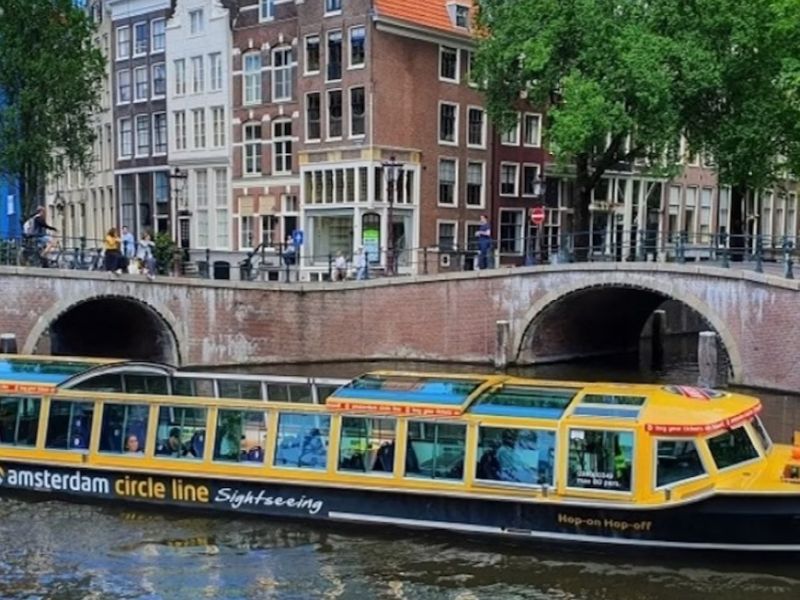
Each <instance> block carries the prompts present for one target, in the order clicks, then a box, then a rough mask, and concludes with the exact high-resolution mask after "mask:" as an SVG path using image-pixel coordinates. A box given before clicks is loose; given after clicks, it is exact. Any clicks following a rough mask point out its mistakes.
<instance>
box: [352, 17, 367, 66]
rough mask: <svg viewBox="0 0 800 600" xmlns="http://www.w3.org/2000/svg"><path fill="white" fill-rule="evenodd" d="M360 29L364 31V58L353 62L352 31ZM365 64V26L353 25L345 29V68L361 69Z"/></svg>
mask: <svg viewBox="0 0 800 600" xmlns="http://www.w3.org/2000/svg"><path fill="white" fill-rule="evenodd" d="M355 29H360V30H362V31H363V32H364V38H363V39H364V60H363V61H361V62H360V63H354V62H353V31H354V30H355ZM366 65H367V28H366V26H364V25H355V26H353V27H350V28H349V29H348V30H347V69H348V70H350V71H352V70H354V69H363V68H365V67H366Z"/></svg>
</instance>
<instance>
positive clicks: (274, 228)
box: [261, 215, 284, 400]
mask: <svg viewBox="0 0 800 600" xmlns="http://www.w3.org/2000/svg"><path fill="white" fill-rule="evenodd" d="M282 241H283V240H282V239H281V238H280V236H279V235H278V217H276V216H275V215H264V216H262V217H261V243H262V244H264V246H266V247H268V248H272V247H274V246H275V244H277V243H280V242H282ZM269 387H271V388H273V389H275V388H276V387H278V386H273V385H271V386H269ZM280 387H284V386H280ZM271 391H272V390H268V392H267V397H268V398H269V399H270V400H276V398H274V397H273V396H271V395H270V392H271Z"/></svg>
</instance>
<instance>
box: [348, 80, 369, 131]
mask: <svg viewBox="0 0 800 600" xmlns="http://www.w3.org/2000/svg"><path fill="white" fill-rule="evenodd" d="M355 90H361V92H362V94H363V96H364V112H363V114H362V115H361V119H362V121H363V122H364V128H363V129H364V131H363V132H362V133H353V119H354V118H355V113H354V112H353V91H355ZM347 107H348V114H349V115H350V118H349V119H348V125H349V127H348V133H349V137H350V139H351V140H352V139H361V138H363V137H365V136H366V135H367V88H366V87H365V86H363V85H355V86H353V87H351V88H349V89H348V90H347Z"/></svg>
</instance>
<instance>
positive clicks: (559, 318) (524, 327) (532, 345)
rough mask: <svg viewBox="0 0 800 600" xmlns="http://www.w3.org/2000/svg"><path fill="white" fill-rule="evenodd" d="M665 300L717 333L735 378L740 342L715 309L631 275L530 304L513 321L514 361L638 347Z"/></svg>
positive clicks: (738, 369) (570, 288) (739, 364)
mask: <svg viewBox="0 0 800 600" xmlns="http://www.w3.org/2000/svg"><path fill="white" fill-rule="evenodd" d="M667 300H674V301H676V302H679V303H681V304H684V305H686V306H688V307H689V308H691V309H692V310H693V311H695V312H696V313H697V314H698V315H699V316H700V318H701V319H702V320H703V321H705V322H706V323H707V324H708V326H709V327H710V328H711V329H713V330H714V331H716V333H717V334H718V335H719V338H720V343H721V345H722V348H723V349H724V351H725V352H726V353H727V356H728V360H729V362H730V368H731V371H732V373H731V382H734V383H735V382H738V381H739V379H740V377H741V375H742V369H743V363H742V357H741V352H740V350H739V344H738V342H737V339H736V338H735V336H734V335H733V334H732V333H731V331H730V329H729V328H728V326H727V325H726V324H725V322H724V321H723V320H722V319H721V318H720V316H719V315H718V313H717V311H715V310H713V309H712V308H711V307H710V306H709V305H708V304H706V303H705V302H704V301H702V300H701V299H700V298H698V297H697V296H695V295H693V294H690V293H687V292H685V291H683V290H680V291H678V290H676V289H675V288H674V286H672V285H670V283H669V282H665V283H662V282H659V281H656V280H653V279H651V278H649V277H648V278H641V277H637V276H635V275H633V274H630V273H617V274H615V276H612V277H607V278H606V281H603V282H602V283H597V284H591V285H587V284H586V283H575V284H573V285H568V286H564V287H560V288H558V289H556V290H552V291H550V292H549V293H547V294H545V295H544V296H543V297H541V298H540V299H539V300H537V301H536V302H534V304H533V305H531V306H530V308H529V309H528V310H527V311H526V312H525V313H524V315H522V316H521V317H520V318H519V319H518V320H517V322H516V323H514V325H515V326H514V330H513V331H514V341H513V343H514V346H513V348H514V349H515V353H516V362H517V363H520V364H526V363H528V364H529V363H534V362H542V361H547V360H551V361H552V360H559V359H562V360H563V359H569V358H575V357H577V356H586V355H587V354H593V353H594V354H602V353H608V352H622V351H628V350H630V349H631V348H633V347H636V343H637V342H638V339H639V336H640V335H641V332H642V329H643V327H644V325H645V323H646V322H647V319H648V318H649V316H650V315H651V314H652V313H653V311H654V310H655V309H656V308H658V306H659V305H661V304H662V303H664V302H665V301H667Z"/></svg>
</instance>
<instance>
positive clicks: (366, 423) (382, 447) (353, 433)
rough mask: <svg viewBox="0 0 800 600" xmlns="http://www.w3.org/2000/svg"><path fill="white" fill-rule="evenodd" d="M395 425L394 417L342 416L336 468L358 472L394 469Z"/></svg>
mask: <svg viewBox="0 0 800 600" xmlns="http://www.w3.org/2000/svg"><path fill="white" fill-rule="evenodd" d="M395 429H396V421H395V419H371V418H368V417H342V432H341V439H340V442H339V463H338V469H339V470H340V471H355V472H357V473H391V472H392V471H394V451H395Z"/></svg>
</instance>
